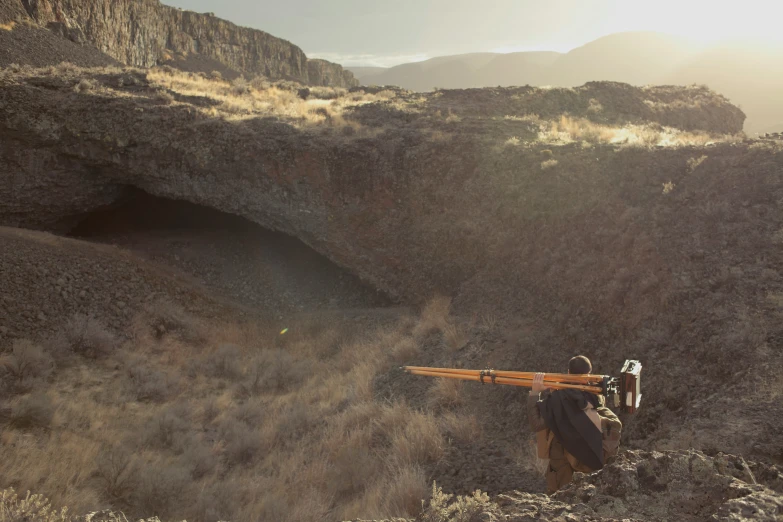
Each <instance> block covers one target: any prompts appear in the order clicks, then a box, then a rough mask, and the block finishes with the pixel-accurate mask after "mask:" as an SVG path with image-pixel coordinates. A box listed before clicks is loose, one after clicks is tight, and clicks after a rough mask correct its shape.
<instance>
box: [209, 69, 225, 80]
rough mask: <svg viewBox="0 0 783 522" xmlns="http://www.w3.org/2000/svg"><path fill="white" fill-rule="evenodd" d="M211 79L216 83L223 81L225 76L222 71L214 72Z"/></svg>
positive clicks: (210, 76) (210, 75)
mask: <svg viewBox="0 0 783 522" xmlns="http://www.w3.org/2000/svg"><path fill="white" fill-rule="evenodd" d="M209 79H210V80H214V81H223V74H222V73H221V72H220V71H212V72H211V73H209Z"/></svg>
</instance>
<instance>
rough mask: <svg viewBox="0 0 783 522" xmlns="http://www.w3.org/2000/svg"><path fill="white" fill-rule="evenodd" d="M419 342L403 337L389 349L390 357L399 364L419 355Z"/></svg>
mask: <svg viewBox="0 0 783 522" xmlns="http://www.w3.org/2000/svg"><path fill="white" fill-rule="evenodd" d="M419 352H420V348H419V343H417V342H416V340H415V339H412V338H410V337H403V338H402V339H400V341H399V342H397V343H395V344H394V346H392V349H391V357H392V359H393V360H394V362H395V363H398V364H401V363H404V362H407V361H410V360H412V359H414V358H415V357H416V356H417V355H419Z"/></svg>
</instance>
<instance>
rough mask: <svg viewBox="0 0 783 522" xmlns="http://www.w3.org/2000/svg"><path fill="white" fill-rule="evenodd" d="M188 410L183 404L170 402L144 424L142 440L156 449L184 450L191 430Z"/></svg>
mask: <svg viewBox="0 0 783 522" xmlns="http://www.w3.org/2000/svg"><path fill="white" fill-rule="evenodd" d="M191 429H192V427H191V422H190V411H189V409H188V407H187V406H186V405H184V404H172V405H169V406H166V407H164V408H163V409H161V410H158V411H157V412H156V413H155V414H153V415H152V417H150V419H149V420H148V421H147V423H146V424H145V425H144V430H143V434H142V440H143V442H144V444H145V445H148V446H151V447H154V448H158V449H171V450H175V451H177V452H179V453H181V452H182V451H184V449H185V447H186V442H188V441H189V439H188V434H189V432H190V431H191Z"/></svg>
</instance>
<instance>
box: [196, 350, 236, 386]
mask: <svg viewBox="0 0 783 522" xmlns="http://www.w3.org/2000/svg"><path fill="white" fill-rule="evenodd" d="M204 365H205V372H206V374H207V375H209V376H211V377H216V378H219V379H238V378H239V377H241V376H242V349H241V348H240V347H239V346H235V345H233V344H222V345H220V346H218V348H217V349H216V350H215V351H214V352H212V353H211V354H210V355H208V356H207V358H206V361H205V362H204Z"/></svg>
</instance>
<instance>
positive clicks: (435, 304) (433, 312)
mask: <svg viewBox="0 0 783 522" xmlns="http://www.w3.org/2000/svg"><path fill="white" fill-rule="evenodd" d="M450 311H451V298H450V297H444V296H435V297H433V298H432V299H430V300H429V301H428V302H427V304H425V305H424V308H422V310H421V317H420V319H419V323H418V324H417V325H416V327H415V328H414V334H416V335H427V334H429V333H432V332H437V331H441V332H442V331H443V330H444V329H445V328H446V326H447V325H448V321H449V312H450Z"/></svg>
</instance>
